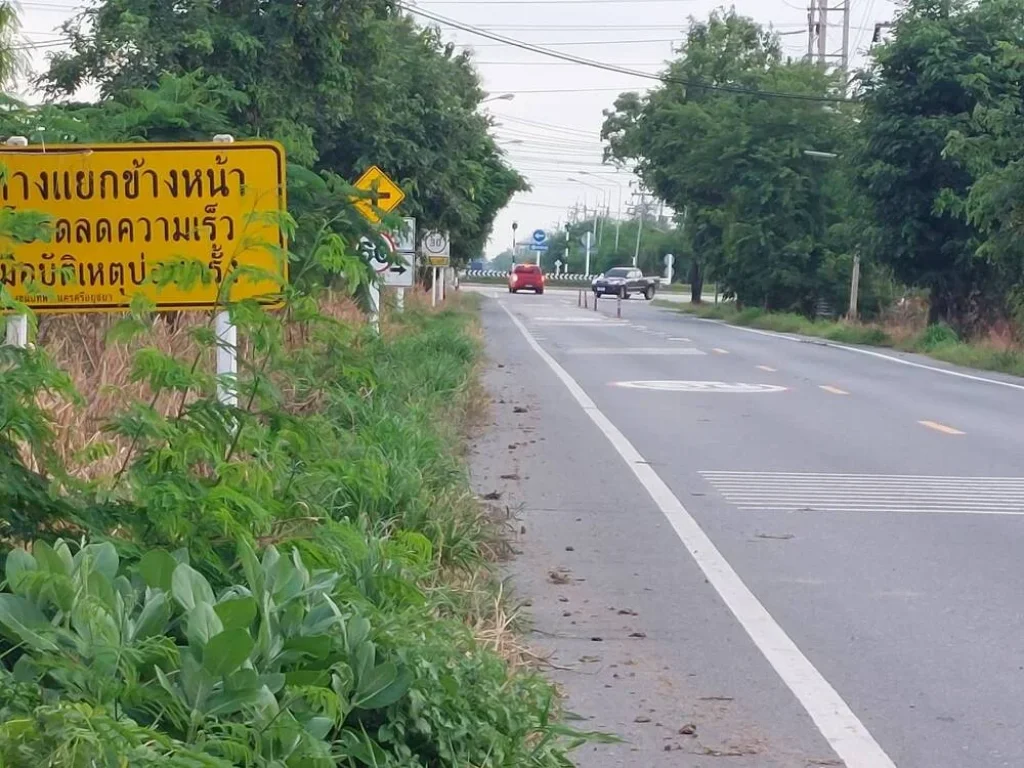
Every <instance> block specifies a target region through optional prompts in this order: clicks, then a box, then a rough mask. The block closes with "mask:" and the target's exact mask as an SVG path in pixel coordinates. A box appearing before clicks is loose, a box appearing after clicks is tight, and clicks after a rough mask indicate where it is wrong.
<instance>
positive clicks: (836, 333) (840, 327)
mask: <svg viewBox="0 0 1024 768" xmlns="http://www.w3.org/2000/svg"><path fill="white" fill-rule="evenodd" d="M655 304H656V305H658V306H661V307H665V308H667V309H673V310H675V311H677V312H682V313H683V314H687V315H696V316H697V317H702V318H705V319H708V320H721V321H723V322H726V323H729V324H730V325H739V326H743V327H747V328H758V329H761V330H765V331H774V332H776V333H791V334H797V335H800V336H811V337H815V338H821V339H827V340H829V341H835V342H838V343H841V344H860V345H864V346H872V347H890V348H893V349H899V350H902V351H904V352H916V353H919V354H923V355H928V356H929V357H932V358H935V359H936V360H942V361H943V362H947V363H951V364H953V365H959V366H962V367H965V368H977V369H979V370H986V371H997V372H1000V373H1009V374H1012V375H1015V376H1024V350H1020V349H1013V348H1011V349H1000V348H998V347H993V346H989V345H986V344H980V343H976V342H971V341H964V340H962V339H960V338H959V337H958V336H957V335H956V332H955V331H953V329H952V328H949V327H948V326H945V325H932V326H929V327H928V328H926V329H925V330H924V331H923V332H921V333H919V334H917V335H916V336H913V337H911V338H909V339H900V338H896V337H894V336H893V335H892V334H891V333H889V332H888V331H886V329H884V328H882V327H880V326H877V325H870V324H859V323H847V322H845V321H841V320H811V319H809V318H807V317H804V316H803V315H798V314H795V313H792V312H765V311H764V310H761V309H758V308H757V307H747V308H745V309H737V308H736V306H735V305H734V304H732V303H720V304H684V305H680V304H675V303H672V302H657V301H656V302H655Z"/></svg>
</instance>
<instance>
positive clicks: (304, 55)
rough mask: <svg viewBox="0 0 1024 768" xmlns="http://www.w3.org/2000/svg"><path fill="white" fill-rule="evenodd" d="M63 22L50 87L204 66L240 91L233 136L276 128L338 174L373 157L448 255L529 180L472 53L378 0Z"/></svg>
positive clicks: (222, 5)
mask: <svg viewBox="0 0 1024 768" xmlns="http://www.w3.org/2000/svg"><path fill="white" fill-rule="evenodd" d="M64 31H65V32H66V33H67V34H68V36H69V38H70V40H71V45H70V51H69V52H67V53H64V54H58V55H57V56H55V57H54V59H53V61H52V64H51V67H50V70H49V72H48V73H47V74H46V75H45V76H44V77H43V79H42V82H43V84H44V85H45V87H46V88H47V90H48V91H49V92H50V93H51V94H53V95H62V94H63V95H69V94H72V93H74V92H75V91H77V89H78V88H79V87H80V86H81V85H82V84H84V83H86V82H93V83H96V84H98V86H99V88H100V92H101V94H102V95H103V97H104V99H110V98H114V97H116V98H118V99H122V98H123V96H124V94H126V93H131V92H137V91H138V90H139V89H151V88H155V87H156V86H157V85H158V83H159V81H160V78H161V77H162V76H164V75H165V74H166V73H169V74H170V75H171V76H174V77H186V76H190V75H193V74H194V73H202V75H201V77H202V78H204V79H205V81H206V82H207V84H208V85H209V87H210V88H212V89H218V88H226V87H230V88H231V89H232V90H233V91H234V92H235V93H236V94H237V95H238V98H236V99H234V100H232V101H231V103H229V104H227V105H226V106H227V109H226V116H227V118H228V121H229V123H230V124H231V125H232V126H234V127H235V133H236V134H238V135H239V136H241V137H248V136H269V137H273V138H276V139H278V140H280V141H281V142H282V143H284V144H285V146H286V148H287V149H288V152H289V157H290V159H291V160H293V161H294V162H296V163H299V164H301V165H304V166H307V167H311V168H313V169H314V170H316V171H326V172H329V173H332V174H336V175H338V176H340V177H342V178H345V179H354V178H355V176H356V175H358V174H359V173H361V172H362V170H363V169H365V168H366V167H367V166H368V165H370V164H373V163H376V164H378V165H380V166H381V167H382V168H384V169H385V171H386V172H387V173H389V174H390V175H392V176H393V177H395V179H396V180H397V181H399V183H400V184H401V185H402V186H403V188H404V189H405V191H406V192H407V194H408V198H407V201H406V202H405V203H404V204H403V206H402V209H401V213H403V214H405V215H411V216H415V217H417V219H418V223H419V225H420V229H421V230H425V229H435V228H436V229H445V230H448V231H450V233H451V236H452V243H453V251H454V254H453V255H454V256H455V258H456V259H457V260H462V261H464V260H467V259H468V258H469V257H470V256H471V255H473V254H475V253H478V252H479V251H480V249H481V248H482V247H483V245H484V243H485V242H486V240H487V237H488V235H489V233H490V228H491V224H492V222H493V219H494V216H495V215H496V214H497V212H498V211H499V210H500V209H501V208H502V207H504V205H506V204H507V202H508V200H509V199H510V198H511V196H512V195H513V194H514V193H515V192H516V191H519V190H523V189H525V183H524V181H523V179H522V178H521V177H520V176H519V175H518V174H517V173H515V172H514V171H513V170H511V169H510V168H509V167H508V166H506V165H505V163H504V161H503V159H502V155H501V153H500V151H499V149H498V147H497V146H496V144H495V142H494V140H493V139H492V137H491V136H490V133H489V127H490V126H489V123H488V120H487V118H486V117H484V116H482V115H481V114H480V113H479V112H478V111H477V107H478V105H479V103H480V101H481V99H482V97H483V95H484V94H483V92H482V90H481V89H480V84H479V79H478V76H477V74H476V72H475V70H474V68H473V66H472V63H471V61H470V59H469V58H468V56H466V55H464V54H460V55H454V54H453V53H452V50H451V48H450V47H448V46H446V45H444V44H443V43H442V41H441V39H440V36H439V33H438V32H437V31H436V30H432V29H421V28H419V27H417V26H416V25H415V24H414V23H413V22H412V21H411V19H410V18H409V17H408V16H406V15H405V14H402V13H401V12H400V11H398V10H397V9H396V7H395V6H394V5H393V4H392V3H391V2H387V1H386V0H350V1H346V2H341V1H340V0H310V1H309V2H304V3H301V4H296V3H294V2H291V1H290V0H259V1H257V0H230V1H229V0H219V1H218V2H210V3H190V4H186V5H181V4H172V3H153V2H151V0H104V1H103V2H100V3H98V4H97V5H95V6H94V7H90V8H88V9H86V10H84V11H83V12H82V13H81V14H80V15H79V16H78V17H76V18H75V19H73V20H72V21H70V22H68V23H67V24H66V25H65V27H64Z"/></svg>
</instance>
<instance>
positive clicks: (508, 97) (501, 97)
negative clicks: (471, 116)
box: [480, 93, 516, 104]
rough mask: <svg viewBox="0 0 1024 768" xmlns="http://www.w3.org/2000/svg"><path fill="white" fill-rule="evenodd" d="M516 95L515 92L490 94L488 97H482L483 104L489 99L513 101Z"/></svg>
mask: <svg viewBox="0 0 1024 768" xmlns="http://www.w3.org/2000/svg"><path fill="white" fill-rule="evenodd" d="M515 97H516V95H515V94H514V93H502V94H500V95H498V96H488V97H487V98H486V99H481V100H480V103H481V104H486V103H487V102H489V101H512V99H514V98H515Z"/></svg>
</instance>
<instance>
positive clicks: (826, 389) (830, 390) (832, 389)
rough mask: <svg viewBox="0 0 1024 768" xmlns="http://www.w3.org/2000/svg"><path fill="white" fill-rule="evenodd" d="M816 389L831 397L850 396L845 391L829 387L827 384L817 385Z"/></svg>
mask: <svg viewBox="0 0 1024 768" xmlns="http://www.w3.org/2000/svg"><path fill="white" fill-rule="evenodd" d="M818 388H819V389H823V390H825V391H826V392H831V393H832V394H833V395H848V394H850V393H849V392H847V391H846V390H845V389H840V388H839V387H830V386H829V385H828V384H819V385H818Z"/></svg>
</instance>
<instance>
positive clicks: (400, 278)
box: [384, 251, 416, 288]
mask: <svg viewBox="0 0 1024 768" xmlns="http://www.w3.org/2000/svg"><path fill="white" fill-rule="evenodd" d="M415 274H416V254H415V253H409V252H408V251H398V253H396V254H395V262H394V263H393V264H392V265H391V267H390V269H388V271H387V272H385V273H384V285H387V286H390V287H391V288H412V282H413V276H414V275H415Z"/></svg>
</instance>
